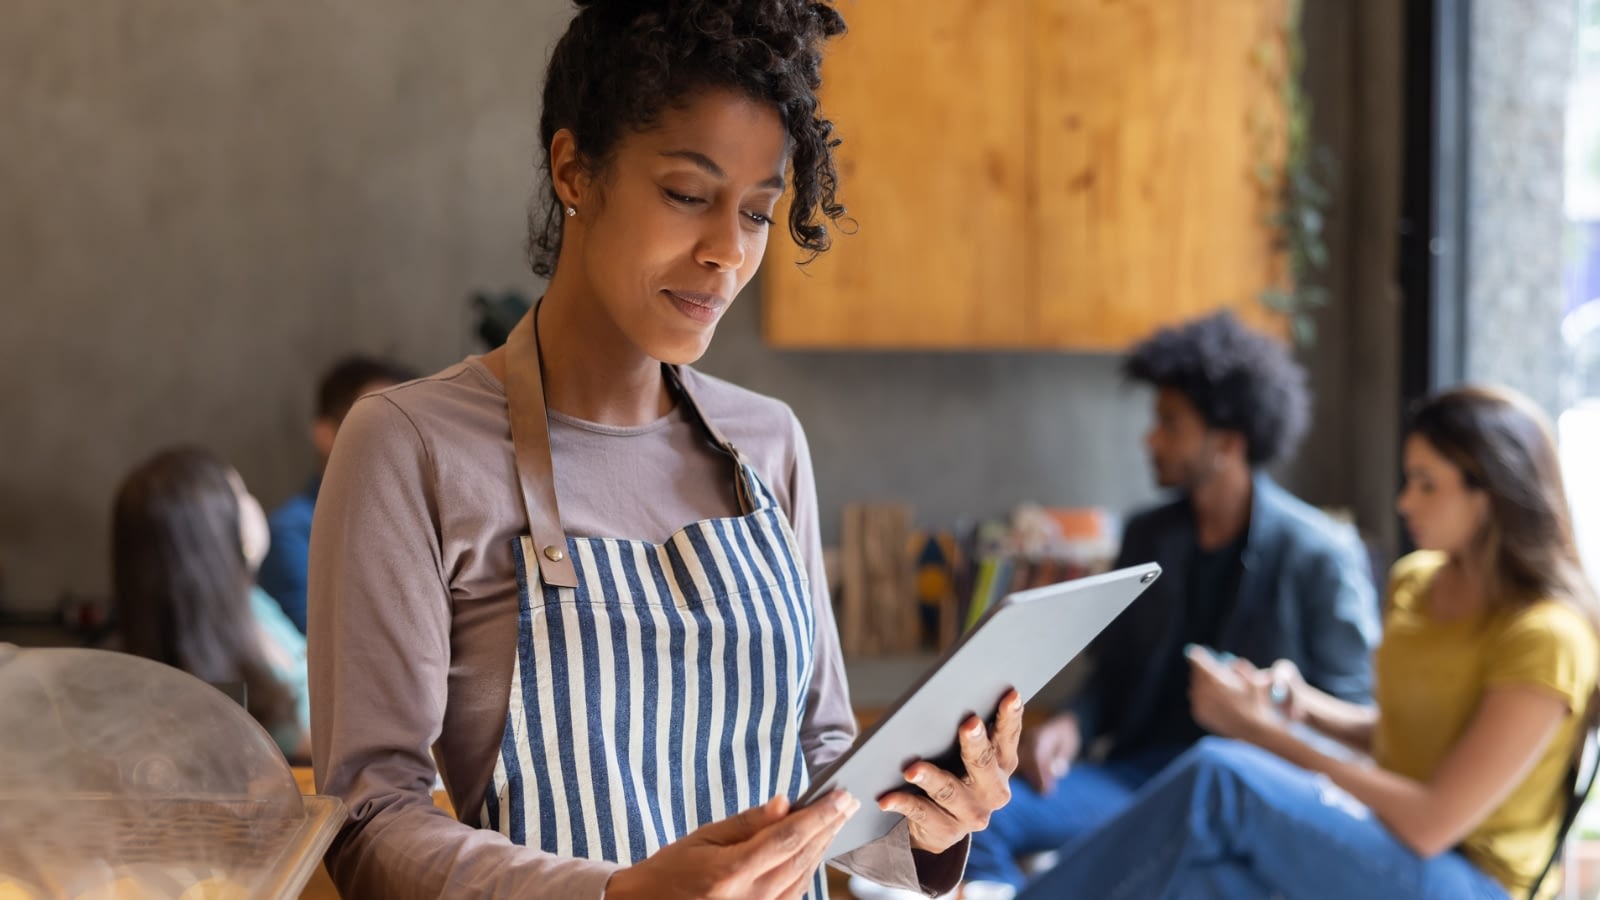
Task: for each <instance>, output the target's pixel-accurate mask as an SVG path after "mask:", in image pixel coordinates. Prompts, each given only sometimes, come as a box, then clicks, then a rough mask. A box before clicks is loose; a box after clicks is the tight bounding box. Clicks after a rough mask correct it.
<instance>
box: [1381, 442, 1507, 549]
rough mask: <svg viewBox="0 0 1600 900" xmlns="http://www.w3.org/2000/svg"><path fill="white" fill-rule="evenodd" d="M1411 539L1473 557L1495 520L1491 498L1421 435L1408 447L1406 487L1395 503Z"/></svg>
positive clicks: (1435, 547)
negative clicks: (1476, 541)
mask: <svg viewBox="0 0 1600 900" xmlns="http://www.w3.org/2000/svg"><path fill="white" fill-rule="evenodd" d="M1395 509H1396V510H1398V511H1399V513H1400V517H1401V518H1402V519H1404V520H1405V523H1406V531H1407V532H1409V533H1410V534H1411V540H1412V542H1413V543H1415V544H1416V545H1417V546H1418V547H1419V548H1421V549H1423V550H1440V551H1443V552H1445V553H1448V554H1450V555H1451V556H1456V557H1459V556H1462V555H1463V554H1465V553H1467V552H1468V551H1469V550H1470V549H1471V547H1472V542H1473V540H1474V539H1475V538H1476V537H1477V535H1478V534H1479V532H1480V531H1481V530H1482V528H1483V525H1484V523H1485V522H1486V521H1487V520H1488V516H1489V495H1488V494H1487V493H1486V492H1484V491H1483V490H1481V489H1479V488H1475V487H1471V486H1469V485H1468V484H1467V483H1466V479H1465V477H1463V474H1462V471H1461V469H1459V468H1457V467H1456V465H1455V464H1454V463H1452V462H1450V460H1448V459H1446V458H1445V457H1444V456H1443V455H1442V454H1440V453H1439V451H1438V450H1435V449H1434V447H1433V445H1432V444H1430V443H1428V442H1427V440H1426V439H1424V438H1422V437H1420V436H1419V435H1415V434H1413V435H1410V436H1408V437H1407V438H1406V443H1405V486H1404V487H1402V488H1401V490H1400V497H1399V498H1398V499H1397V500H1396V501H1395Z"/></svg>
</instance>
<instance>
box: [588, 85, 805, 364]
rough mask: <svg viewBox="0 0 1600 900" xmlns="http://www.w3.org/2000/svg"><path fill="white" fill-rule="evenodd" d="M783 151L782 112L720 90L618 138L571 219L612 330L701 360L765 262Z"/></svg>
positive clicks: (662, 351)
mask: <svg viewBox="0 0 1600 900" xmlns="http://www.w3.org/2000/svg"><path fill="white" fill-rule="evenodd" d="M787 159H788V137H787V133H786V132H785V131H784V128H783V125H782V123H781V122H780V120H779V118H778V113H777V111H776V110H775V109H773V108H772V107H770V106H768V105H766V104H763V103H760V102H757V101H755V100H752V99H750V98H749V97H746V96H745V95H743V94H740V93H736V92H732V91H727V90H720V89H719V90H707V91H703V92H701V93H699V94H696V95H694V96H692V97H690V98H688V100H687V101H686V102H685V103H684V104H683V105H682V106H681V107H679V108H672V109H668V110H666V111H665V112H664V113H663V114H662V115H661V118H660V122H659V124H658V125H657V126H656V127H655V128H653V129H651V130H649V131H644V132H633V133H629V134H627V135H625V136H624V137H623V138H622V139H621V140H620V141H618V142H617V145H616V148H615V152H614V155H613V158H612V160H611V162H610V165H609V167H608V169H607V170H606V171H605V172H604V173H603V174H602V175H600V176H598V184H596V182H593V181H587V180H580V181H579V182H578V183H577V184H578V191H577V192H578V193H580V195H581V196H580V197H578V198H577V203H576V204H575V205H576V206H577V207H578V214H577V217H576V220H574V219H570V218H569V219H568V220H567V225H568V231H567V239H568V240H570V239H572V238H574V237H576V238H577V240H576V241H573V243H572V244H571V245H569V247H571V249H575V250H576V251H577V253H576V254H575V255H577V256H578V257H579V258H578V259H577V260H576V262H577V263H578V264H579V265H580V266H581V269H582V274H583V278H584V280H585V281H587V283H588V284H587V287H588V290H589V292H590V293H592V294H593V299H594V300H596V301H598V302H597V303H596V304H595V306H596V307H597V308H596V309H595V310H594V312H596V313H598V314H600V315H602V316H603V317H604V318H605V319H606V320H608V321H607V323H606V324H607V325H608V326H609V328H608V330H613V331H614V333H616V334H618V335H619V336H620V337H621V338H622V340H623V341H625V342H626V343H628V344H631V345H632V346H633V347H634V348H637V350H640V351H642V352H643V353H644V354H645V355H646V356H649V357H651V358H653V359H658V360H661V361H664V362H669V363H680V364H682V363H690V362H693V361H694V360H696V359H699V358H700V356H701V355H702V354H704V353H705V349H706V346H707V345H708V344H709V343H710V341H711V335H712V333H713V332H714V331H715V330H716V326H717V322H718V321H719V320H721V318H722V314H723V313H724V312H726V311H727V309H728V306H729V305H730V304H732V303H733V300H734V298H735V297H737V296H738V294H739V291H741V290H742V289H743V288H744V286H745V285H746V284H748V283H749V282H750V278H751V277H752V276H753V275H754V274H755V272H756V268H757V267H758V266H759V265H760V264H761V257H762V254H763V253H765V252H766V247H767V238H768V235H769V232H770V230H771V228H772V227H773V215H774V209H775V207H776V206H777V203H778V198H779V196H780V195H781V194H782V193H783V173H784V167H785V164H786V162H787ZM575 232H577V233H575ZM562 255H563V263H566V262H567V261H568V260H567V259H566V257H567V256H568V254H567V253H565V252H564V253H563V254H562ZM557 278H560V274H559V273H558V275H557Z"/></svg>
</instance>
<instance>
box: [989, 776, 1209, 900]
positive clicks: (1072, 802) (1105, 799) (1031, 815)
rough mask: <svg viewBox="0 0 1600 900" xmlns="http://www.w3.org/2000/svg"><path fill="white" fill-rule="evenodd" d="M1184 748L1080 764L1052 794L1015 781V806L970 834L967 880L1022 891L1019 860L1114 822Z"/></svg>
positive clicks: (1025, 782)
mask: <svg viewBox="0 0 1600 900" xmlns="http://www.w3.org/2000/svg"><path fill="white" fill-rule="evenodd" d="M1186 749H1188V748H1187V747H1184V746H1174V747H1160V748H1155V749H1144V750H1139V751H1136V752H1133V753H1129V754H1125V755H1118V756H1114V757H1112V758H1110V759H1107V760H1106V761H1105V762H1103V763H1092V762H1084V763H1079V764H1077V765H1075V766H1073V767H1072V768H1071V769H1070V770H1069V771H1068V772H1067V774H1066V775H1063V776H1062V777H1061V778H1060V779H1059V780H1057V781H1056V784H1055V790H1053V791H1051V792H1050V793H1049V794H1040V793H1039V792H1038V791H1035V790H1034V789H1033V786H1032V785H1030V784H1028V782H1027V781H1026V780H1025V779H1022V778H1013V779H1011V801H1010V802H1009V803H1007V804H1006V805H1005V806H1004V807H1002V808H1000V809H997V810H995V812H994V814H993V815H991V816H990V817H989V827H988V828H986V829H984V830H983V831H979V832H975V833H973V835H972V844H971V849H970V851H969V853H968V856H967V874H966V880H967V881H993V882H1004V883H1006V884H1009V885H1011V886H1012V887H1015V888H1017V889H1018V890H1021V889H1022V885H1023V882H1024V881H1025V880H1026V876H1025V875H1023V873H1022V869H1020V868H1018V866H1017V863H1016V858H1017V857H1019V856H1027V855H1030V854H1033V853H1043V852H1045V851H1046V850H1057V849H1060V848H1061V847H1064V846H1066V845H1067V844H1069V843H1071V842H1073V841H1075V840H1077V839H1078V838H1081V837H1083V836H1084V835H1086V834H1088V833H1090V832H1092V831H1094V830H1095V829H1097V828H1099V827H1100V826H1101V825H1104V824H1106V823H1107V822H1109V821H1111V820H1112V819H1113V818H1115V817H1116V815H1117V813H1120V812H1122V811H1123V810H1124V809H1125V808H1127V806H1128V804H1129V803H1131V802H1133V796H1134V794H1135V793H1137V792H1138V790H1139V789H1140V788H1142V787H1144V785H1145V783H1146V782H1148V781H1149V780H1150V779H1152V778H1154V777H1155V776H1156V773H1157V772H1160V771H1161V770H1162V769H1164V768H1166V766H1167V764H1168V763H1170V762H1172V760H1173V759H1174V758H1176V757H1177V756H1178V755H1179V754H1181V753H1182V752H1183V751H1184V750H1186Z"/></svg>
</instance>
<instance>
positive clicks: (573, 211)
mask: <svg viewBox="0 0 1600 900" xmlns="http://www.w3.org/2000/svg"><path fill="white" fill-rule="evenodd" d="M577 214H578V208H577V207H576V206H569V207H567V218H569V219H570V218H572V217H573V216H575V215H577Z"/></svg>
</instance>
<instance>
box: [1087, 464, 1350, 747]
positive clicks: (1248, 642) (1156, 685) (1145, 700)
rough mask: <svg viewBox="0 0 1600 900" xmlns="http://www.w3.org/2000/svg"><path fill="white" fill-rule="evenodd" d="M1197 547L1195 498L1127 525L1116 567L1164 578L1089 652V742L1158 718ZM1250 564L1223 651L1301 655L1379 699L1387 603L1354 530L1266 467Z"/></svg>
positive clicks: (1308, 665) (1177, 650)
mask: <svg viewBox="0 0 1600 900" xmlns="http://www.w3.org/2000/svg"><path fill="white" fill-rule="evenodd" d="M1196 542H1197V538H1196V533H1195V524H1194V513H1193V511H1192V509H1191V507H1190V504H1189V500H1188V498H1187V497H1184V498H1181V499H1179V500H1176V501H1174V502H1172V503H1168V504H1166V505H1165V506H1160V507H1157V508H1155V509H1151V510H1148V511H1145V512H1143V513H1140V514H1139V515H1136V516H1134V517H1133V518H1132V519H1131V520H1129V522H1128V525H1127V528H1126V529H1125V530H1124V532H1123V538H1122V548H1121V550H1120V552H1119V554H1118V557H1117V567H1119V568H1120V567H1122V566H1131V565H1135V564H1138V563H1145V562H1152V561H1153V562H1157V563H1160V564H1161V568H1162V575H1161V577H1160V578H1159V579H1157V580H1156V583H1155V584H1153V585H1151V586H1150V588H1149V589H1148V590H1147V591H1145V593H1144V594H1143V595H1141V596H1140V597H1139V598H1138V599H1137V600H1135V601H1134V602H1133V604H1132V605H1131V606H1130V607H1128V609H1127V610H1126V611H1125V612H1123V614H1122V615H1121V616H1119V617H1118V618H1117V620H1116V621H1115V622H1113V623H1112V624H1111V625H1110V626H1109V627H1108V628H1107V629H1106V630H1105V631H1104V632H1102V633H1101V634H1100V636H1099V637H1098V638H1097V639H1096V640H1095V641H1094V643H1093V644H1091V645H1090V647H1089V650H1088V653H1089V656H1090V657H1091V659H1092V660H1093V665H1094V668H1093V671H1092V672H1091V674H1090V676H1089V679H1088V681H1087V683H1086V684H1085V687H1084V689H1083V691H1082V692H1081V693H1080V694H1079V696H1078V697H1077V699H1076V701H1075V702H1074V703H1073V705H1072V708H1073V709H1074V710H1075V711H1076V712H1077V713H1078V721H1079V727H1080V729H1081V730H1082V734H1083V745H1084V747H1085V748H1087V747H1088V746H1089V745H1090V744H1091V743H1092V742H1093V741H1094V740H1096V739H1097V738H1100V737H1109V738H1110V739H1111V742H1112V746H1113V747H1115V746H1116V745H1117V744H1118V743H1121V742H1122V741H1123V740H1126V739H1127V738H1128V737H1130V736H1132V735H1136V734H1139V733H1141V732H1142V731H1143V730H1144V727H1145V726H1146V725H1147V724H1148V720H1149V717H1150V716H1151V715H1153V714H1154V712H1155V710H1154V706H1155V704H1156V702H1157V696H1156V695H1157V693H1158V691H1159V690H1160V677H1159V671H1158V668H1157V667H1155V666H1152V665H1150V661H1151V660H1156V659H1161V658H1164V657H1165V658H1173V657H1181V656H1182V654H1183V647H1182V646H1181V642H1182V635H1181V633H1180V622H1179V619H1178V618H1177V617H1174V616H1172V615H1171V614H1170V611H1171V610H1173V609H1175V608H1178V607H1181V606H1182V605H1183V604H1185V603H1186V602H1187V599H1188V598H1187V596H1186V594H1185V589H1186V586H1187V584H1188V576H1189V573H1188V567H1189V561H1190V559H1191V555H1192V554H1193V552H1194V549H1195V546H1196ZM1241 563H1242V568H1243V572H1242V574H1241V576H1240V579H1239V588H1238V594H1237V595H1236V597H1235V599H1234V603H1233V606H1232V609H1231V610H1230V611H1229V612H1228V613H1227V615H1226V618H1225V619H1224V621H1223V623H1222V628H1221V632H1220V637H1219V639H1218V640H1217V642H1216V644H1217V649H1219V650H1226V651H1228V652H1231V653H1233V654H1234V655H1236V656H1239V657H1243V658H1245V659H1248V660H1250V661H1251V662H1252V663H1254V664H1256V665H1257V666H1262V667H1265V666H1267V665H1270V664H1271V663H1272V662H1273V661H1275V660H1277V659H1290V660H1293V661H1294V663H1295V665H1297V666H1299V667H1300V671H1301V672H1302V673H1303V674H1304V675H1305V678H1306V681H1307V682H1309V683H1310V684H1312V685H1313V686H1315V687H1318V688H1321V689H1322V690H1324V691H1326V692H1328V693H1330V694H1332V695H1334V696H1336V697H1340V698H1343V699H1345V700H1350V701H1353V702H1357V703H1366V702H1370V700H1371V696H1372V650H1373V648H1374V647H1375V646H1377V643H1378V636H1379V631H1380V624H1379V609H1378V601H1377V597H1376V595H1375V593H1374V591H1373V587H1372V576H1371V569H1370V566H1369V565H1368V562H1367V556H1366V552H1365V550H1364V549H1363V547H1362V545H1361V542H1360V540H1359V539H1358V538H1357V536H1356V533H1355V529H1353V528H1351V527H1349V526H1348V525H1343V524H1340V523H1337V522H1334V521H1333V520H1332V519H1329V518H1328V517H1327V516H1326V515H1324V514H1323V513H1321V512H1320V511H1318V510H1317V509H1315V508H1314V507H1312V506H1310V505H1309V504H1307V503H1305V502H1303V501H1301V500H1300V499H1298V498H1296V497H1295V496H1293V495H1292V494H1290V493H1289V492H1288V491H1286V490H1284V489H1283V488H1281V487H1279V486H1278V485H1277V484H1276V483H1274V482H1273V480H1272V479H1271V478H1269V477H1267V476H1266V475H1265V474H1263V473H1259V472H1258V473H1257V474H1256V475H1255V477H1254V492H1253V497H1252V499H1251V507H1250V523H1249V525H1248V526H1247V533H1246V535H1245V545H1244V550H1243V553H1242V557H1241Z"/></svg>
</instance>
